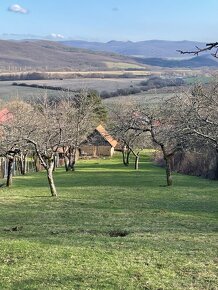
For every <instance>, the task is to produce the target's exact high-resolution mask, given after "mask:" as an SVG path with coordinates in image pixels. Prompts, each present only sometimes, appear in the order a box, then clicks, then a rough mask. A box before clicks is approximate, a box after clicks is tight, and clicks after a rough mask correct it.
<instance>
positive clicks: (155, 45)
mask: <svg viewBox="0 0 218 290" xmlns="http://www.w3.org/2000/svg"><path fill="white" fill-rule="evenodd" d="M62 43H64V44H65V45H67V46H71V47H77V48H84V49H89V50H93V51H99V52H100V51H105V52H113V53H118V54H121V55H126V56H129V57H134V59H135V60H136V61H138V62H140V63H143V64H147V65H151V66H160V67H190V68H197V67H203V66H207V67H217V66H218V62H217V60H216V59H215V58H214V57H211V55H210V54H209V53H208V52H207V53H203V54H201V55H200V56H194V57H193V55H181V54H180V53H179V52H178V51H177V50H182V51H193V50H194V49H195V47H196V46H197V47H202V48H203V47H205V45H206V43H203V42H196V41H167V40H148V41H139V42H132V41H126V42H124V41H113V40H112V41H109V42H106V43H102V42H88V41H80V40H72V41H63V42H62Z"/></svg>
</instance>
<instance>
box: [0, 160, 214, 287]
mask: <svg viewBox="0 0 218 290" xmlns="http://www.w3.org/2000/svg"><path fill="white" fill-rule="evenodd" d="M141 161H142V162H141V169H140V170H139V171H134V170H133V169H132V165H131V164H130V166H129V168H124V167H123V166H122V164H121V158H120V157H119V158H118V157H115V158H113V159H112V160H111V159H99V160H98V159H96V160H84V161H80V162H79V163H78V166H77V171H75V172H74V173H65V172H64V170H63V169H62V168H60V169H58V170H57V171H56V172H55V178H56V183H57V186H58V190H59V197H58V198H56V199H54V198H53V199H52V198H51V197H50V196H49V192H48V188H47V182H46V178H45V176H44V174H43V172H41V173H37V174H34V175H28V176H26V177H19V176H17V177H15V178H14V185H13V187H12V188H10V189H6V188H1V190H0V203H1V211H0V233H1V235H0V289H54V288H56V289H99V290H102V289H125V290H126V289H134V290H137V289H150V290H151V289H152V290H154V289H155V290H157V289H172V290H173V289H174V290H175V289H177V290H179V289H187V290H190V289H198V290H200V289H202V290H205V289H211V290H212V289H217V285H218V280H217V276H216V273H217V272H216V270H217V263H218V259H217V215H216V212H217V185H218V183H217V181H208V180H204V179H200V178H197V177H190V176H184V175H175V185H174V186H173V187H172V188H167V187H165V186H164V185H165V177H164V170H163V169H161V168H158V167H156V166H154V165H152V163H150V161H149V159H148V157H146V158H145V157H143V158H141Z"/></svg>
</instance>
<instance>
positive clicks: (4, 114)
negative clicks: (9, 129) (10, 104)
mask: <svg viewBox="0 0 218 290" xmlns="http://www.w3.org/2000/svg"><path fill="white" fill-rule="evenodd" d="M10 119H12V114H11V113H10V112H9V111H8V109H7V108H5V109H3V110H1V111H0V124H1V123H4V122H6V121H8V120H10Z"/></svg>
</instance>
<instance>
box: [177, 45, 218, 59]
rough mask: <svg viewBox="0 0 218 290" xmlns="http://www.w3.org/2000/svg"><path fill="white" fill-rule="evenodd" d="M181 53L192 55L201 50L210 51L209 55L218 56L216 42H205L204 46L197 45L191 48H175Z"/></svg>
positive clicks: (197, 53)
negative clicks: (185, 49)
mask: <svg viewBox="0 0 218 290" xmlns="http://www.w3.org/2000/svg"><path fill="white" fill-rule="evenodd" d="M177 51H178V52H180V53H181V54H193V55H199V54H200V53H202V52H206V51H211V52H212V53H211V55H212V56H214V57H216V58H218V42H211V43H206V47H198V46H196V47H195V49H193V50H187V51H184V50H177Z"/></svg>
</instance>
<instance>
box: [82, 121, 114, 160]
mask: <svg viewBox="0 0 218 290" xmlns="http://www.w3.org/2000/svg"><path fill="white" fill-rule="evenodd" d="M116 145H117V141H116V140H115V139H114V138H113V137H112V136H111V135H110V134H109V133H108V132H107V131H106V130H105V128H104V127H103V126H102V125H99V126H98V127H97V128H96V129H95V130H94V132H93V133H92V134H90V135H89V136H88V137H87V139H86V140H85V141H84V142H83V143H82V144H81V146H80V153H81V156H92V157H99V156H113V153H114V148H115V146H116Z"/></svg>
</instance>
